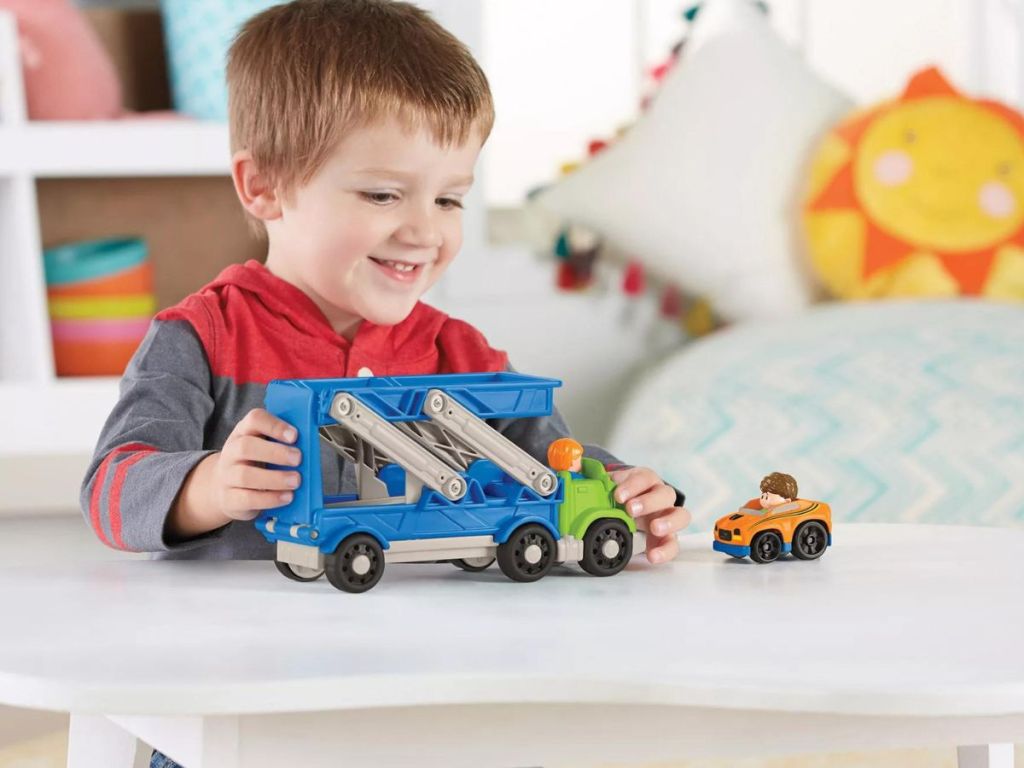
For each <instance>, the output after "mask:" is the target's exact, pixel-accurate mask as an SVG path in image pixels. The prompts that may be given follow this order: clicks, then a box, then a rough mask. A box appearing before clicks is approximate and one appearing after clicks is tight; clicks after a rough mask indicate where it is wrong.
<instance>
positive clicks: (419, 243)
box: [398, 212, 442, 248]
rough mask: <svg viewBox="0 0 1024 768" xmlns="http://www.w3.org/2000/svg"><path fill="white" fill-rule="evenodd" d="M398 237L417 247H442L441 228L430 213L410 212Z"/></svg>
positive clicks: (405, 242)
mask: <svg viewBox="0 0 1024 768" xmlns="http://www.w3.org/2000/svg"><path fill="white" fill-rule="evenodd" d="M398 239H399V240H400V241H401V242H402V243H404V244H406V245H412V246H415V247H417V248H440V247H441V239H442V238H441V229H440V227H438V225H437V221H436V219H435V218H434V217H433V216H432V215H431V214H429V213H426V212H417V213H410V215H409V217H408V218H407V219H406V220H405V221H404V222H403V224H402V227H401V229H399V231H398Z"/></svg>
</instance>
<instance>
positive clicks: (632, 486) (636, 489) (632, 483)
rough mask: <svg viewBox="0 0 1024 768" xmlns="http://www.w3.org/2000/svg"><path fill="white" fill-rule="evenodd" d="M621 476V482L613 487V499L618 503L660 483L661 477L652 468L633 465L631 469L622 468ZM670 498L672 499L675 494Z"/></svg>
mask: <svg viewBox="0 0 1024 768" xmlns="http://www.w3.org/2000/svg"><path fill="white" fill-rule="evenodd" d="M621 477H622V478H623V479H622V482H620V483H619V485H618V487H617V488H616V489H615V500H616V501H617V502H619V503H620V504H623V503H625V502H626V501H628V500H629V499H632V498H633V497H634V496H639V495H640V494H641V493H643V492H644V491H647V490H649V489H651V488H653V487H654V486H656V485H662V482H661V478H659V477H658V475H657V474H655V472H654V470H653V469H647V468H646V467H633V468H632V469H628V470H624V474H623V475H621ZM672 498H673V499H674V498H675V496H673V497H672Z"/></svg>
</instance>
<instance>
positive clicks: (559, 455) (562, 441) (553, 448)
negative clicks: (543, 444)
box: [548, 437, 583, 480]
mask: <svg viewBox="0 0 1024 768" xmlns="http://www.w3.org/2000/svg"><path fill="white" fill-rule="evenodd" d="M548 466H549V467H551V468H552V469H553V470H555V471H556V472H568V473H569V474H570V475H571V476H572V478H573V479H575V480H578V479H580V478H582V477H583V474H582V472H581V470H582V469H583V446H582V445H580V444H579V443H578V442H577V441H575V440H573V439H572V438H571V437H560V438H559V439H558V440H554V441H552V443H551V444H550V445H549V446H548Z"/></svg>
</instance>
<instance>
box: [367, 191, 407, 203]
mask: <svg viewBox="0 0 1024 768" xmlns="http://www.w3.org/2000/svg"><path fill="white" fill-rule="evenodd" d="M360 194H362V196H363V197H364V198H365V199H366V200H369V201H370V202H371V203H376V204H377V205H385V204H387V203H390V202H392V201H394V200H397V199H398V195H396V194H394V193H392V192H362V193H360Z"/></svg>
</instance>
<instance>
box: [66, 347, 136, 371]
mask: <svg viewBox="0 0 1024 768" xmlns="http://www.w3.org/2000/svg"><path fill="white" fill-rule="evenodd" d="M141 341H142V339H130V340H126V341H57V340H54V342H53V357H54V362H55V363H56V367H57V375H58V376H120V375H121V374H123V373H124V369H125V368H126V367H127V366H128V361H129V360H131V359H132V355H134V354H135V350H136V349H138V347H139V342H141Z"/></svg>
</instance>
